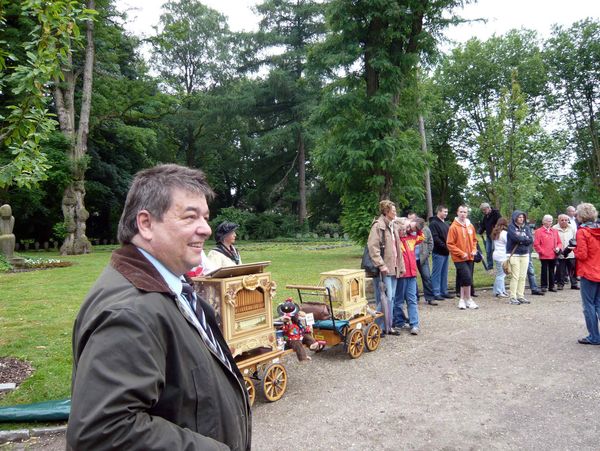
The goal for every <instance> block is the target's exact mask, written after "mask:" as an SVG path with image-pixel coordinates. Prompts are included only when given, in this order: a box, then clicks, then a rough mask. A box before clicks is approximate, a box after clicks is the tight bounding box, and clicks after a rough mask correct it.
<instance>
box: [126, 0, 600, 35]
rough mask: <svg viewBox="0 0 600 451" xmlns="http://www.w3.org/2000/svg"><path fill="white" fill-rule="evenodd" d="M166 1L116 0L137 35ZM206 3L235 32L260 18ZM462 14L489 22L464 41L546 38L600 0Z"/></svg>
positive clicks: (223, 3)
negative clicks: (526, 31) (516, 33)
mask: <svg viewBox="0 0 600 451" xmlns="http://www.w3.org/2000/svg"><path fill="white" fill-rule="evenodd" d="M163 3H164V0H117V5H118V8H119V10H121V11H123V10H126V9H128V8H131V9H130V11H129V13H128V14H129V16H130V20H131V22H130V23H129V24H128V25H127V27H128V29H129V30H130V31H132V32H133V33H135V34H138V35H141V34H145V35H151V34H152V28H151V27H152V25H156V24H157V22H158V18H159V16H160V13H161V9H160V7H161V5H162V4H163ZM202 3H204V4H205V5H207V6H210V7H211V8H214V9H216V10H218V11H221V12H222V13H223V14H225V15H226V16H227V17H228V18H229V26H230V27H231V29H233V30H235V31H239V30H252V29H255V28H256V24H257V17H256V16H255V15H254V14H253V12H252V10H251V7H252V6H253V5H255V4H257V3H260V0H203V1H202ZM459 14H460V15H461V16H462V17H465V18H468V19H475V18H481V17H483V18H486V19H488V22H487V23H486V24H479V23H474V24H469V25H461V26H459V27H453V28H451V29H449V30H448V32H447V36H448V37H449V38H451V39H453V40H456V41H457V42H464V41H466V40H468V39H469V38H471V37H473V36H477V37H478V38H480V39H487V38H488V37H490V36H491V35H492V34H494V33H495V34H503V33H505V32H506V31H508V30H510V29H512V28H522V27H525V28H532V29H534V30H537V31H538V32H539V33H540V35H541V36H543V37H547V36H548V35H549V33H550V28H551V25H552V24H555V23H558V24H561V25H567V26H568V25H571V24H572V23H573V22H575V21H577V20H581V19H584V18H586V17H593V18H595V19H598V18H600V1H598V0H568V1H565V0H479V2H478V3H475V4H470V5H467V6H466V7H465V8H464V10H463V11H462V12H460V13H459Z"/></svg>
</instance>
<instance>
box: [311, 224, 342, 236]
mask: <svg viewBox="0 0 600 451" xmlns="http://www.w3.org/2000/svg"><path fill="white" fill-rule="evenodd" d="M315 232H316V233H317V234H318V235H319V236H324V235H325V234H326V233H328V234H329V236H333V234H334V233H337V234H340V235H341V234H342V233H343V231H342V226H340V225H339V224H336V223H335V222H319V223H318V224H317V227H315Z"/></svg>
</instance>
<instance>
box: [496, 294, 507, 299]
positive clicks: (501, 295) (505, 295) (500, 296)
mask: <svg viewBox="0 0 600 451" xmlns="http://www.w3.org/2000/svg"><path fill="white" fill-rule="evenodd" d="M496 297H497V298H507V297H509V296H508V294H507V293H498V294H497V295H496Z"/></svg>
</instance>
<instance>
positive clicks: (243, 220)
mask: <svg viewBox="0 0 600 451" xmlns="http://www.w3.org/2000/svg"><path fill="white" fill-rule="evenodd" d="M253 218H255V215H254V213H251V212H249V211H244V210H240V209H237V208H235V207H227V208H223V209H221V211H220V213H219V214H218V215H217V216H216V217H215V218H214V219H213V220H212V221H211V222H210V226H211V228H212V229H213V234H214V231H215V230H216V229H217V226H218V225H219V224H221V223H222V222H225V221H228V222H235V223H236V224H238V225H239V228H238V230H237V234H238V235H239V236H245V235H248V234H249V231H248V222H249V221H251V220H252V219H253Z"/></svg>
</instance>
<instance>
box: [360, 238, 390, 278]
mask: <svg viewBox="0 0 600 451" xmlns="http://www.w3.org/2000/svg"><path fill="white" fill-rule="evenodd" d="M379 251H380V252H381V258H382V259H383V252H384V251H385V231H384V230H382V231H381V240H380V241H379ZM360 268H361V269H364V270H365V274H366V275H367V277H378V276H379V268H378V267H377V266H376V265H375V263H373V260H371V255H370V254H369V245H368V244H367V245H366V246H365V250H364V252H363V256H362V260H361V262H360Z"/></svg>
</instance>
